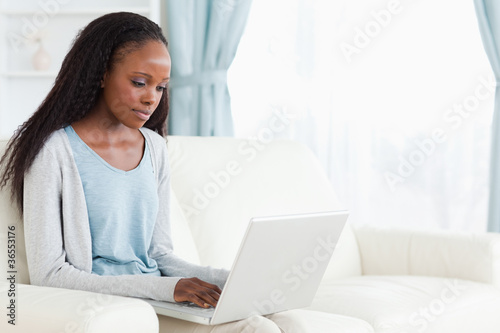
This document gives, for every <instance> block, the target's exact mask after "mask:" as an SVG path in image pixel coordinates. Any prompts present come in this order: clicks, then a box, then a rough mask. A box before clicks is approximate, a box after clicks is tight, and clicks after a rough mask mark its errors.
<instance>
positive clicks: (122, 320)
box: [0, 281, 158, 333]
mask: <svg viewBox="0 0 500 333" xmlns="http://www.w3.org/2000/svg"><path fill="white" fill-rule="evenodd" d="M9 289H10V290H13V291H14V293H15V298H14V297H11V296H9V294H10V292H9ZM0 291H1V294H2V295H4V296H3V297H2V300H3V301H2V304H3V305H7V306H9V304H10V303H11V299H14V303H13V304H14V308H12V306H11V309H6V308H5V306H2V308H3V309H4V311H3V313H5V312H7V316H5V314H4V315H2V320H1V321H0V331H1V332H39V333H42V332H47V333H49V332H50V333H54V332H58V333H59V332H61V333H63V332H64V333H76V332H92V333H101V332H102V333H105V332H106V333H108V332H120V333H125V332H130V333H136V332H151V333H152V332H156V333H157V332H158V317H157V316H156V313H155V311H154V309H153V307H151V306H150V305H149V304H148V303H146V302H144V301H142V300H139V299H134V298H127V297H119V296H111V295H104V294H98V293H91V292H86V291H78V290H68V289H59V288H49V287H38V286H31V285H25V284H17V285H15V287H14V288H12V286H11V285H10V283H5V282H3V281H2V282H1V283H0ZM11 295H12V294H11ZM11 313H12V314H13V316H9V314H11ZM13 319H14V322H13V323H15V325H12V324H11V323H9V321H10V320H13Z"/></svg>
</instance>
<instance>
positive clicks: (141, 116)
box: [132, 109, 152, 120]
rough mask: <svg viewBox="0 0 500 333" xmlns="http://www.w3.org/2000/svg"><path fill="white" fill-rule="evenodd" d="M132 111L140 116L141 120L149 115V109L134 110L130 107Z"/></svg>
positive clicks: (146, 118)
mask: <svg viewBox="0 0 500 333" xmlns="http://www.w3.org/2000/svg"><path fill="white" fill-rule="evenodd" d="M132 111H134V113H135V115H136V116H137V117H139V118H141V119H142V120H148V119H149V117H151V113H152V112H151V111H147V110H135V109H132Z"/></svg>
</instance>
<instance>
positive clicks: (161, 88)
mask: <svg viewBox="0 0 500 333" xmlns="http://www.w3.org/2000/svg"><path fill="white" fill-rule="evenodd" d="M156 89H158V91H165V90H166V89H167V87H162V86H159V87H157V88H156Z"/></svg>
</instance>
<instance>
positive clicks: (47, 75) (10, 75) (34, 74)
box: [0, 71, 57, 78]
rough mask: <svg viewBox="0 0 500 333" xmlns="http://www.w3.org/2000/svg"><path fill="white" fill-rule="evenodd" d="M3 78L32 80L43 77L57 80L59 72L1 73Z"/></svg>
mask: <svg viewBox="0 0 500 333" xmlns="http://www.w3.org/2000/svg"><path fill="white" fill-rule="evenodd" d="M0 75H1V76H4V77H8V78H16V77H17V78H30V77H33V78H35V77H41V78H55V77H56V76H57V72H53V71H18V72H3V73H0Z"/></svg>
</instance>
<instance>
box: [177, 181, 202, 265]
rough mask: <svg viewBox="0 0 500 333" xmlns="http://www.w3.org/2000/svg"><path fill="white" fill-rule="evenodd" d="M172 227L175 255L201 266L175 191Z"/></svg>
mask: <svg viewBox="0 0 500 333" xmlns="http://www.w3.org/2000/svg"><path fill="white" fill-rule="evenodd" d="M170 225H171V229H172V243H173V245H174V252H175V254H176V255H177V256H179V257H181V258H182V259H184V260H187V261H189V262H191V263H193V264H199V263H200V257H199V256H198V250H197V249H196V244H195V243H194V240H193V235H192V234H191V230H190V229H189V225H188V223H187V220H186V217H185V216H184V213H183V211H182V208H181V206H180V204H179V201H178V200H177V196H176V195H175V193H174V192H173V191H170Z"/></svg>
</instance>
